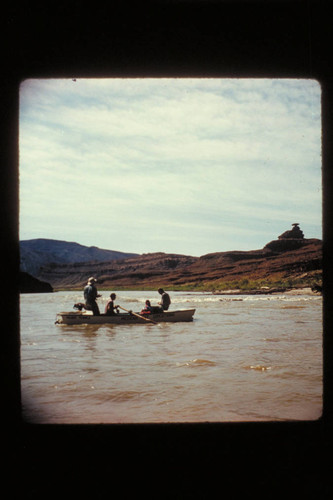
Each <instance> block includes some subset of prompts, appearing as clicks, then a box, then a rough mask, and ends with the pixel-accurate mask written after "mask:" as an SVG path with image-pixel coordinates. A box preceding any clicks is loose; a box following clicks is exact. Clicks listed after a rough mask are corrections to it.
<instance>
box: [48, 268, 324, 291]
mask: <svg viewBox="0 0 333 500" xmlns="http://www.w3.org/2000/svg"><path fill="white" fill-rule="evenodd" d="M97 286H98V283H97ZM161 286H162V287H163V288H164V290H166V291H169V292H171V291H172V292H205V293H209V292H210V293H211V294H212V295H269V294H274V293H276V294H279V293H287V294H289V295H301V294H302V295H303V294H306V295H319V294H320V293H321V292H322V275H321V273H318V274H317V273H316V275H315V276H311V277H308V276H307V277H299V278H298V279H275V280H274V279H266V280H251V279H247V278H243V279H242V280H235V281H223V280H217V281H214V282H196V283H185V284H183V285H171V284H170V285H168V284H166V283H165V284H163V283H161ZM111 288H112V287H110V286H108V287H103V286H98V291H101V292H103V291H109V290H110V289H111ZM113 288H114V289H115V290H117V291H156V286H142V285H139V284H138V285H130V286H119V285H118V286H117V285H116V284H115V286H114V287H113ZM54 291H55V292H60V291H73V292H75V291H82V287H71V288H56V287H55V288H54Z"/></svg>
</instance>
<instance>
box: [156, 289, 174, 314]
mask: <svg viewBox="0 0 333 500" xmlns="http://www.w3.org/2000/svg"><path fill="white" fill-rule="evenodd" d="M158 293H159V294H160V295H162V298H161V302H159V305H160V306H161V307H162V309H163V311H167V310H168V309H169V305H170V304H171V300H170V296H169V294H168V293H166V292H165V291H164V290H163V288H159V289H158Z"/></svg>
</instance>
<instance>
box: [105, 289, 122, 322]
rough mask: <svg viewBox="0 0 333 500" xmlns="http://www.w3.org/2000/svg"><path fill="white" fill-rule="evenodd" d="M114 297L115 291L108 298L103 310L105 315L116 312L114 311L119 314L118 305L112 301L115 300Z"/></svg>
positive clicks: (111, 314)
mask: <svg viewBox="0 0 333 500" xmlns="http://www.w3.org/2000/svg"><path fill="white" fill-rule="evenodd" d="M116 297H117V296H116V294H115V293H111V295H110V299H109V301H108V303H107V304H106V306H105V311H104V312H105V314H106V315H107V316H113V315H114V314H116V312H117V313H118V314H119V309H118V307H119V306H115V305H114V301H115V300H116ZM115 311H116V312H115Z"/></svg>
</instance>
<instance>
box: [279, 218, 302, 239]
mask: <svg viewBox="0 0 333 500" xmlns="http://www.w3.org/2000/svg"><path fill="white" fill-rule="evenodd" d="M292 227H293V228H292V229H291V230H290V231H285V232H284V233H282V234H280V236H279V240H286V239H301V240H302V239H304V234H303V231H301V229H300V227H299V223H298V222H295V223H294V224H292Z"/></svg>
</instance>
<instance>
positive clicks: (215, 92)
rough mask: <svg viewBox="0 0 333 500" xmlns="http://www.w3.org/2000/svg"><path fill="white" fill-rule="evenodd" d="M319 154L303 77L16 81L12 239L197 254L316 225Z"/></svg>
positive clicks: (317, 93)
mask: <svg viewBox="0 0 333 500" xmlns="http://www.w3.org/2000/svg"><path fill="white" fill-rule="evenodd" d="M321 162H322V158H321V89H320V85H319V83H318V82H317V81H316V80H310V79H250V78H249V79H219V78H193V79H192V78H179V79H177V78H175V79H172V78H165V79H164V78H137V79H134V78H128V79H121V78H110V79H79V78H77V79H75V78H73V79H72V78H68V79H29V80H25V81H23V82H22V83H21V86H20V112H19V174H20V177H19V179H20V180H19V195H20V223H19V231H20V240H27V239H33V238H51V239H58V240H65V241H75V242H77V243H80V244H82V245H87V246H97V247H100V248H104V249H108V250H117V251H122V252H135V253H139V254H141V253H151V252H166V253H178V254H186V255H193V256H201V255H205V254H207V253H212V252H224V251H229V250H255V249H259V248H262V247H263V246H264V245H265V244H266V243H268V242H269V241H271V240H274V239H277V237H278V236H279V235H280V234H281V233H282V232H284V231H286V230H288V229H291V224H293V223H299V224H300V227H301V229H302V230H303V232H304V236H305V237H306V238H322V184H321V183H322V172H321V168H322V164H321Z"/></svg>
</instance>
